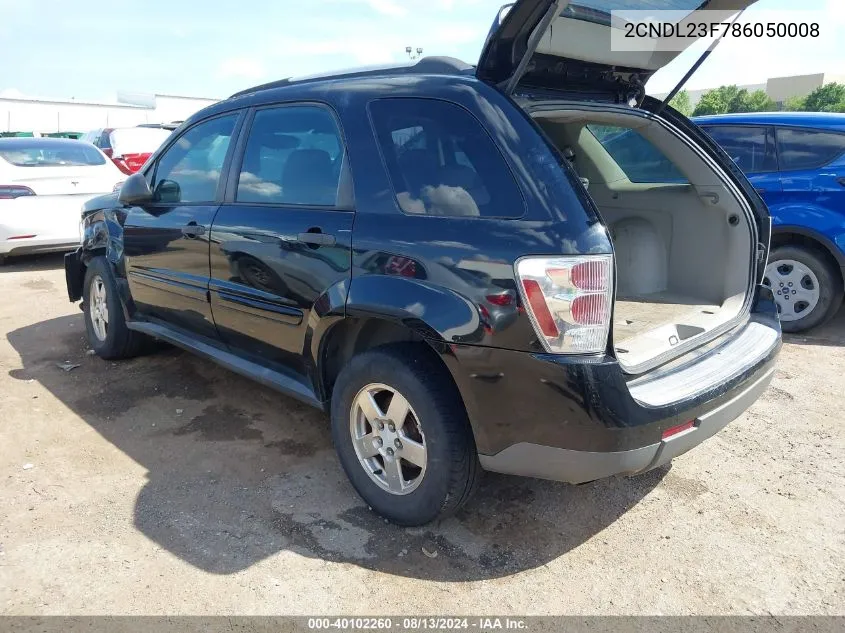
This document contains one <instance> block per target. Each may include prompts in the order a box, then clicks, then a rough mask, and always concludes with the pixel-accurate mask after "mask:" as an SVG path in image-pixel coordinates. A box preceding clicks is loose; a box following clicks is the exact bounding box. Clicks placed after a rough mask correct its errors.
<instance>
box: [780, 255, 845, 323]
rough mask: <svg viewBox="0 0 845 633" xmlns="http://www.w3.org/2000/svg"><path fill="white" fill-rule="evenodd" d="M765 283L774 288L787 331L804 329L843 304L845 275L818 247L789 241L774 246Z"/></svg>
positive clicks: (824, 319) (782, 320) (824, 317)
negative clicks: (814, 248) (841, 274)
mask: <svg viewBox="0 0 845 633" xmlns="http://www.w3.org/2000/svg"><path fill="white" fill-rule="evenodd" d="M763 285H765V286H768V287H769V288H771V289H772V292H773V293H774V295H775V303H777V306H778V312H779V313H780V322H781V328H782V329H783V331H784V332H802V331H804V330H809V329H810V328H814V327H818V326H819V325H822V324H824V323H826V322H827V321H829V320H830V319H832V318H833V316H834V315H835V314H836V312H837V311H838V310H839V306H840V305H841V304H842V279H841V277H840V275H839V272H838V271H837V270H836V268H835V267H834V266H833V265H832V264H831V263H830V262H828V261H827V260H826V259H825V258H824V257H822V256H821V255H820V254H819V253H817V252H816V251H814V250H812V249H809V248H805V247H803V246H794V245H791V244H787V245H785V246H778V247H776V248H773V249H772V251H771V253H770V254H769V263H768V265H767V266H766V274H765V277H764V278H763Z"/></svg>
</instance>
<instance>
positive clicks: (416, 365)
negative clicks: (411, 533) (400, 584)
mask: <svg viewBox="0 0 845 633" xmlns="http://www.w3.org/2000/svg"><path fill="white" fill-rule="evenodd" d="M429 354H430V352H429V351H428V350H427V349H425V348H423V347H418V346H416V345H394V346H385V347H382V348H377V349H374V350H371V351H369V352H365V353H363V354H360V355H358V356H356V357H354V358H353V359H352V360H351V361H350V362H349V363H348V364H347V365H346V367H345V368H344V369H343V371H342V372H341V374H340V376H338V379H337V382H336V383H335V387H334V393H333V395H332V411H331V421H332V437H333V440H334V445H335V449H336V450H337V454H338V457H339V459H340V462H341V465H342V466H343V469H344V470H345V471H346V474H347V476H348V477H349V480H350V481H351V483H352V485H353V486H354V488H355V490H356V491H357V492H358V494H359V495H361V497H362V498H363V499H364V501H365V502H366V503H367V504H368V505H369V506H370V507H371V508H373V509H374V510H375V511H376V512H378V513H379V514H381V515H382V516H384V517H385V518H387V519H388V520H390V521H392V522H394V523H396V524H399V525H406V526H413V525H423V524H425V523H428V522H430V521H432V520H434V519H435V518H439V517H443V516H447V515H449V514H452V513H454V512H455V511H456V510H458V508H460V507H461V506H462V505H463V504H464V503H465V502H466V501H467V500H468V499H469V497H470V496H471V494H472V492H473V491H474V489H475V487H476V484H477V481H478V477H479V475H480V466H479V464H478V457H477V455H476V449H475V442H474V441H473V437H472V431H471V430H470V426H469V422H468V421H467V415H466V411H465V409H464V406H463V402H462V401H461V398H460V395H459V393H458V391H457V388H456V387H455V385H454V383H452V381H451V379H450V377H449V375H448V374H447V373H446V372H445V370H444V368H443V367H442V366H440V365H439V364H438V363H437V361H436V359H433V358H431V357H430V356H429Z"/></svg>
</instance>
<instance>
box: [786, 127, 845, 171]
mask: <svg viewBox="0 0 845 633" xmlns="http://www.w3.org/2000/svg"><path fill="white" fill-rule="evenodd" d="M777 137H778V152H779V154H780V168H781V171H794V170H799V169H817V168H819V167H823V166H824V165H827V164H828V163H831V162H833V161H834V160H836V159H837V158H839V157H840V156H842V155H843V154H845V134H837V133H835V132H817V131H814V130H792V129H789V128H779V129H778V130H777Z"/></svg>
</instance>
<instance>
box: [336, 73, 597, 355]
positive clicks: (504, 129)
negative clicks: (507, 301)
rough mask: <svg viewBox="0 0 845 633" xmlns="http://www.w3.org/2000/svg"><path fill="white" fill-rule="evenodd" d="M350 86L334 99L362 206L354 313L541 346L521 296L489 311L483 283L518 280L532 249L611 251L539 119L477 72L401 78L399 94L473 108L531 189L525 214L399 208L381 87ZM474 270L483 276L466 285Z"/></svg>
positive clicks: (465, 339)
mask: <svg viewBox="0 0 845 633" xmlns="http://www.w3.org/2000/svg"><path fill="white" fill-rule="evenodd" d="M350 94H351V95H353V98H352V99H350V100H349V101H347V102H345V103H342V104H339V107H338V109H339V111H340V114H341V116H342V117H343V119H344V127H345V129H346V130H347V135H348V140H349V155H350V164H351V168H352V174H353V179H354V183H355V200H356V211H357V213H356V218H355V226H354V230H353V239H352V246H353V272H352V281H351V284H350V291H349V298H348V301H347V306H346V312H347V315H348V316H363V315H377V314H382V315H391V318H393V319H395V320H397V321H400V322H402V323H404V324H406V325H409V324H410V326H411V327H413V328H414V329H415V330H417V331H418V332H420V333H422V334H424V335H425V336H426V337H427V338H430V339H435V340H440V341H443V342H446V343H456V344H457V343H465V344H472V345H480V346H491V347H500V348H507V349H514V350H524V351H541V349H542V348H541V346H540V343H539V342H538V341H537V337H536V335H535V333H534V330H533V327H532V325H531V323H530V321H529V319H528V317H527V315H526V314H525V312H524V310H523V309H522V306H521V305H514V306H513V308H512V310H513V314H512V315H502V314H501V313H496V314H491V310H490V307H489V306H486V305H485V302H484V296H485V295H486V294H488V292H486V291H485V288H486V287H489V291H490V292H491V293H492V292H495V291H497V290H501V289H509V290H515V289H516V287H517V280H516V278H515V275H514V269H513V264H514V262H515V261H516V260H517V259H519V258H520V257H523V256H525V255H550V254H551V255H555V254H564V253H569V254H577V253H610V252H612V249H611V245H610V240H609V237H608V235H607V232H606V229H605V228H604V226H603V225H602V224H601V222H600V221H599V220H598V217H597V215H596V214H595V211H594V209H592V207H590V206H588V205H589V203H588V202H586V206H585V200H584V199H583V198H581V197H579V194H577V193H576V192H575V190H574V188H573V185H572V182H571V181H570V180H568V179H567V177H566V176H565V175H564V172H563V170H562V168H561V165H560V164H559V163H558V158H557V157H556V155H555V154H553V153H552V151H551V149H550V147H549V146H548V145H547V144H546V142H545V140H544V138H543V137H542V136H541V135H540V134H539V132H538V131H537V129H536V127H535V126H534V124H533V122H531V121H530V119H528V117H527V116H526V115H525V114H524V113H523V112H522V110H521V109H519V107H518V106H517V105H516V104H514V103H513V102H512V101H511V100H509V99H507V98H506V97H504V96H503V95H502V94H501V93H499V92H498V91H496V90H494V89H492V88H490V87H488V86H487V85H486V84H483V83H481V82H478V81H476V80H470V79H466V80H463V79H457V78H454V77H452V78H442V77H425V76H422V77H401V78H396V80H395V84H394V85H393V89H392V91H391V92H390V95H389V96H390V97H391V98H396V97H409V98H428V99H432V98H433V99H440V100H445V101H448V102H450V103H453V104H456V105H458V106H460V107H462V108H464V109H465V110H467V111H468V112H470V113H471V114H472V115H473V116H474V117H475V118H476V119H477V120H478V121H479V123H480V124H481V125H482V127H483V128H484V129H485V130H486V132H487V133H488V135H489V136H490V137H491V138H492V140H493V141H494V142H495V144H496V146H497V147H498V149H499V150H500V151H501V154H502V156H503V157H504V160H505V162H506V163H507V165H508V167H509V168H510V171H511V173H512V174H513V176H514V180H515V181H516V183H517V186H518V187H519V189H520V191H521V193H522V196H523V199H524V209H523V210H522V213H521V214H514V213H513V210H508V214H511V215H521V217H518V218H517V219H498V218H478V217H439V216H430V215H411V214H405V213H403V212H401V211H400V209H399V207H398V204H397V202H396V196H395V192H394V190H393V187H392V184H391V182H390V179H389V177H388V175H387V171H386V168H385V165H384V162H383V158H382V155H381V153H380V150H379V147H378V143H377V141H376V138H375V136H374V131H373V127H372V125H371V121H370V115H369V111H368V108H367V105H368V103H369V102H370V101H371V100H372V99H374V98H376V96H373V95H370V94H358V93H356V92H355V91H354V90H351V91H350ZM367 258H369V259H367ZM367 261H369V262H378V263H377V264H375V265H373V264H372V263H370V264H367V263H366V262H367ZM409 268H410V269H412V270H413V273H412V274H409ZM467 275H476V277H478V278H479V279H481V280H482V281H480V282H479V283H469V284H468V283H467V282H466V280H467Z"/></svg>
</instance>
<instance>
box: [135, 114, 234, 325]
mask: <svg viewBox="0 0 845 633" xmlns="http://www.w3.org/2000/svg"><path fill="white" fill-rule="evenodd" d="M239 116H240V114H238V113H228V114H224V115H221V116H217V117H213V118H210V119H205V120H203V121H201V122H199V123H197V124H196V125H193V126H192V127H190V128H188V129H186V130H185V131H184V132H183V133H182V134H181V135H180V136H179V137H178V138H176V139H174V140H173V141H172V142H171V143H170V144H169V145H168V147H167V148H166V149H165V150H164V151H163V152H162V153H161V154H160V155H159V156H158V158H157V159H156V160H155V162H154V163H153V164H152V165H150V167H149V168H148V169H147V171H146V172H145V175H146V176H147V178H148V180H149V182H150V189H151V190H152V192H153V201H152V202H150V203H145V204H143V205H140V206H133V207H130V208H128V209H127V210H126V221H125V224H124V227H123V231H124V250H125V256H126V273H127V275H126V276H127V279H128V282H129V289H130V291H131V293H132V298H133V300H134V303H135V307H136V309H137V311H138V314H139V316H140V317H142V318H147V319H152V320H160V321H163V322H165V323H166V324H167V325H170V326H173V327H177V328H180V329H183V330H186V331H188V332H191V333H192V334H194V335H200V336H205V337H208V338H212V339H216V338H217V333H216V330H215V328H214V321H213V319H212V317H211V309H210V306H209V300H208V280H209V263H208V254H209V246H208V245H209V242H208V233H209V230H210V228H211V222H212V219H213V218H214V214H215V213H216V212H217V209H218V207H219V201H220V200H222V196H223V189H224V185H225V183H224V182H223V179H221V177H220V174H221V173H225V169H226V166H227V165H228V161H230V160H231V151H232V142H231V141H232V137H233V135H234V133H235V130H236V129H237V125H238V122H239Z"/></svg>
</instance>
